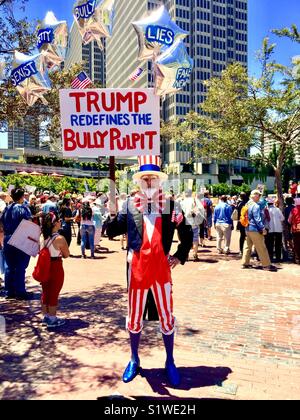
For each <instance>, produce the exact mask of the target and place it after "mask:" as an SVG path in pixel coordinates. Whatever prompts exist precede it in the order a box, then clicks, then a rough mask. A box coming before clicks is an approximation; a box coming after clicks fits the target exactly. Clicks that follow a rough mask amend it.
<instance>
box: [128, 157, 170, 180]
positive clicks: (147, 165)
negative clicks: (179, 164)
mask: <svg viewBox="0 0 300 420" xmlns="http://www.w3.org/2000/svg"><path fill="white" fill-rule="evenodd" d="M138 160H139V165H140V171H139V172H137V173H136V174H134V175H133V179H134V180H135V181H137V180H139V179H141V178H142V176H144V175H157V176H158V177H159V178H160V179H161V180H162V181H166V180H167V179H168V175H167V174H165V173H164V172H161V170H160V167H161V159H160V157H159V156H139V157H138Z"/></svg>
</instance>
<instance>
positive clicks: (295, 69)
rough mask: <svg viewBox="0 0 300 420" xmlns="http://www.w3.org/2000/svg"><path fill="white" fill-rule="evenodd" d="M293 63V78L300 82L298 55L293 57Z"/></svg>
mask: <svg viewBox="0 0 300 420" xmlns="http://www.w3.org/2000/svg"><path fill="white" fill-rule="evenodd" d="M292 62H293V64H294V67H293V70H292V76H293V78H294V79H295V80H298V81H300V55H296V56H295V57H293V58H292Z"/></svg>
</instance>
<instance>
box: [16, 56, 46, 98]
mask: <svg viewBox="0 0 300 420" xmlns="http://www.w3.org/2000/svg"><path fill="white" fill-rule="evenodd" d="M42 59H43V57H42V54H36V55H27V54H23V53H20V52H19V51H15V55H14V60H13V63H12V68H13V70H12V72H11V75H10V78H9V79H10V81H11V83H12V84H13V86H15V87H16V89H17V90H18V92H19V93H20V95H21V96H22V97H23V99H24V100H25V102H26V103H27V104H28V105H29V106H32V105H34V104H35V102H36V101H37V100H38V99H41V101H42V102H43V103H44V104H47V101H46V100H45V98H44V96H43V95H44V94H45V93H47V92H48V91H49V90H50V89H51V85H50V80H49V77H48V73H47V72H46V73H45V74H43V73H42V72H41V70H40V69H41V60H42Z"/></svg>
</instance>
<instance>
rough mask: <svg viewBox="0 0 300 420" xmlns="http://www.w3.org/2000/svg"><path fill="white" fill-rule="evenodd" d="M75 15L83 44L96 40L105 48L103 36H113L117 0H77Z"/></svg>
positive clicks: (100, 46) (74, 9)
mask: <svg viewBox="0 0 300 420" xmlns="http://www.w3.org/2000/svg"><path fill="white" fill-rule="evenodd" d="M73 15H74V19H75V22H76V23H77V25H78V28H79V32H80V35H81V36H82V41H83V44H84V45H86V44H89V43H90V42H92V41H96V42H97V44H98V46H99V48H101V49H103V45H102V42H101V38H108V37H111V35H112V31H113V22H114V16H115V0H77V1H76V3H75V5H74V8H73Z"/></svg>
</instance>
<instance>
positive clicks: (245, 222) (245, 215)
mask: <svg viewBox="0 0 300 420" xmlns="http://www.w3.org/2000/svg"><path fill="white" fill-rule="evenodd" d="M240 224H241V225H242V226H244V227H248V226H249V216H248V206H243V207H242V210H241V216H240Z"/></svg>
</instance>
